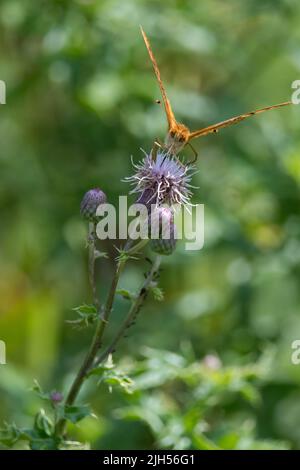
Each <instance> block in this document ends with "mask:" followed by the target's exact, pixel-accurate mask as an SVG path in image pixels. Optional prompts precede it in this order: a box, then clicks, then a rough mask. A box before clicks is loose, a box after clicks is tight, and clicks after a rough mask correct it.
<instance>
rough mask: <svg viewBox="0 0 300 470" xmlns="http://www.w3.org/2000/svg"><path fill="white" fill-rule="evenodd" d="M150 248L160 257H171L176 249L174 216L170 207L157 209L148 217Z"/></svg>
mask: <svg viewBox="0 0 300 470" xmlns="http://www.w3.org/2000/svg"><path fill="white" fill-rule="evenodd" d="M149 219H150V220H149V222H150V224H149V225H150V231H149V232H150V233H149V236H150V248H151V250H152V251H154V252H155V253H158V254H160V255H171V254H172V253H173V251H174V250H175V248H176V237H175V223H174V214H173V211H172V209H170V207H157V208H156V209H155V210H154V211H151V214H150V215H149Z"/></svg>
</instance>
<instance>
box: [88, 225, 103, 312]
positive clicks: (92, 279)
mask: <svg viewBox="0 0 300 470" xmlns="http://www.w3.org/2000/svg"><path fill="white" fill-rule="evenodd" d="M95 232H96V226H95V223H93V222H90V224H89V235H88V244H89V281H90V286H91V290H92V294H93V303H94V305H95V307H96V308H97V310H99V308H100V302H99V299H98V296H97V287H96V278H95V248H96V247H95Z"/></svg>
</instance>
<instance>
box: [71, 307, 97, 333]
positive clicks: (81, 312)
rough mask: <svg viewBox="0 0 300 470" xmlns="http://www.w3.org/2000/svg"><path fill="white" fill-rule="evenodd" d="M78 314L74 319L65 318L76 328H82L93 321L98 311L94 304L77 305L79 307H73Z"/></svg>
mask: <svg viewBox="0 0 300 470" xmlns="http://www.w3.org/2000/svg"><path fill="white" fill-rule="evenodd" d="M73 310H74V311H75V312H77V314H78V318H77V319H76V320H67V323H70V324H72V325H74V326H76V327H77V328H84V327H87V326H89V325H92V324H93V323H95V321H96V320H97V318H98V311H97V308H96V307H95V306H94V305H87V304H83V305H79V307H75V308H73Z"/></svg>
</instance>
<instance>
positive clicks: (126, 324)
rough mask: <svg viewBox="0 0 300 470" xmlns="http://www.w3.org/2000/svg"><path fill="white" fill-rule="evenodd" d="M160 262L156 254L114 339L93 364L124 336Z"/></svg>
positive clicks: (107, 353) (101, 360)
mask: <svg viewBox="0 0 300 470" xmlns="http://www.w3.org/2000/svg"><path fill="white" fill-rule="evenodd" d="M160 263H161V257H160V256H157V257H156V259H155V261H154V263H153V266H152V268H151V271H150V272H149V274H148V276H147V277H146V279H145V281H144V283H143V285H142V287H141V288H140V291H139V294H138V295H137V297H136V298H135V300H134V302H133V303H132V305H131V308H130V310H129V312H128V314H127V316H126V318H125V319H124V321H123V323H122V325H121V326H120V328H119V331H118V332H117V333H116V335H115V337H114V339H113V340H112V342H111V344H110V345H109V346H108V348H106V350H105V351H103V353H102V354H101V355H100V356H99V357H98V358H97V359H96V361H95V364H94V365H95V366H97V365H99V364H101V363H102V362H103V361H105V359H107V357H108V356H109V355H110V354H111V353H113V352H114V350H115V348H116V346H117V344H118V342H119V341H120V340H121V339H122V337H123V336H124V333H125V331H126V330H127V328H128V327H129V326H130V325H131V324H132V322H133V321H134V319H135V317H136V315H137V314H138V312H139V310H140V308H141V307H142V304H143V302H144V300H145V299H146V297H147V293H148V290H149V287H150V285H151V282H152V281H153V277H154V275H155V274H156V273H157V271H158V270H159V266H160Z"/></svg>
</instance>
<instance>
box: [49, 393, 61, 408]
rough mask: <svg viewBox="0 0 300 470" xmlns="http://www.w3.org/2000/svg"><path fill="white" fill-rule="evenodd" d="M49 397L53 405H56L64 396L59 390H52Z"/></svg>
mask: <svg viewBox="0 0 300 470" xmlns="http://www.w3.org/2000/svg"><path fill="white" fill-rule="evenodd" d="M50 399H51V401H52V403H53V404H54V405H57V404H58V403H60V402H61V401H63V399H64V397H63V395H62V394H61V393H60V392H56V391H54V392H51V394H50Z"/></svg>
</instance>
